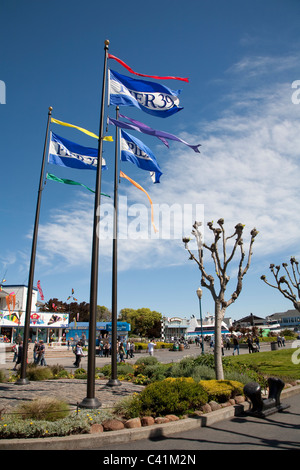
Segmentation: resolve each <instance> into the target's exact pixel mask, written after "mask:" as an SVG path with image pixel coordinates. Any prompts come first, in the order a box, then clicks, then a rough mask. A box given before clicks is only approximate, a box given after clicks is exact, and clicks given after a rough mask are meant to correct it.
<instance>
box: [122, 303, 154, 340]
mask: <svg viewBox="0 0 300 470" xmlns="http://www.w3.org/2000/svg"><path fill="white" fill-rule="evenodd" d="M161 319H162V315H161V313H159V312H156V311H155V310H150V309H149V308H139V309H137V310H134V309H132V308H123V309H122V310H121V311H120V314H119V320H120V321H126V322H128V323H130V325H131V331H132V333H133V334H136V335H140V336H147V337H150V336H154V337H158V336H160V323H161Z"/></svg>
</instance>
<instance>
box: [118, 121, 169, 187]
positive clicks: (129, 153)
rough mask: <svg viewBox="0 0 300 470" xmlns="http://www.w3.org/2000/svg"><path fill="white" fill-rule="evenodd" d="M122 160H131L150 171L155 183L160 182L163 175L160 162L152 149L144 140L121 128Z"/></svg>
mask: <svg viewBox="0 0 300 470" xmlns="http://www.w3.org/2000/svg"><path fill="white" fill-rule="evenodd" d="M120 149H121V160H122V161H123V162H131V163H133V164H134V165H137V166H138V167H139V168H141V169H142V170H146V171H149V172H150V174H151V177H152V180H153V182H154V183H159V182H160V181H159V178H160V177H161V175H162V172H161V169H160V167H159V164H158V163H157V161H156V158H155V156H154V155H153V153H152V152H151V150H150V149H149V148H148V147H146V145H145V144H143V142H141V141H140V140H139V139H136V138H135V137H133V136H132V135H130V134H127V132H125V131H123V130H121V143H120Z"/></svg>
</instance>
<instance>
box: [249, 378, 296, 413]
mask: <svg viewBox="0 0 300 470" xmlns="http://www.w3.org/2000/svg"><path fill="white" fill-rule="evenodd" d="M268 384H269V396H268V398H265V399H263V398H262V396H261V387H260V385H259V384H258V383H257V382H249V383H247V384H246V385H245V386H244V394H245V396H246V397H247V398H249V400H250V402H251V408H250V410H249V411H246V414H247V415H251V416H256V417H258V418H265V417H266V416H268V415H270V414H272V413H276V412H277V411H282V410H284V409H286V408H288V407H289V405H282V404H281V403H280V395H281V392H282V390H283V388H284V382H283V381H282V380H281V379H278V378H274V377H269V379H268Z"/></svg>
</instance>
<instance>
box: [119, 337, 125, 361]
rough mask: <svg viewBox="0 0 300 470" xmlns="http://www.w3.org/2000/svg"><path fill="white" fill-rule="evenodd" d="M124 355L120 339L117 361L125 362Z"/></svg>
mask: <svg viewBox="0 0 300 470" xmlns="http://www.w3.org/2000/svg"><path fill="white" fill-rule="evenodd" d="M124 355H125V348H124V344H123V343H122V341H120V344H119V361H120V362H125V359H124Z"/></svg>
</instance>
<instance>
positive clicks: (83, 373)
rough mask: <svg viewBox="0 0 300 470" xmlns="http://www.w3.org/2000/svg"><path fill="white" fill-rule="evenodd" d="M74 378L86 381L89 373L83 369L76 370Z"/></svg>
mask: <svg viewBox="0 0 300 470" xmlns="http://www.w3.org/2000/svg"><path fill="white" fill-rule="evenodd" d="M74 377H75V379H86V378H87V371H86V370H85V369H84V368H83V367H80V368H79V369H76V370H75V372H74Z"/></svg>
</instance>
